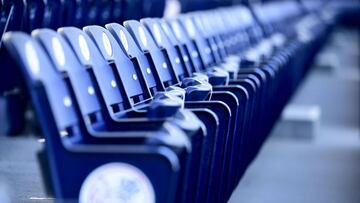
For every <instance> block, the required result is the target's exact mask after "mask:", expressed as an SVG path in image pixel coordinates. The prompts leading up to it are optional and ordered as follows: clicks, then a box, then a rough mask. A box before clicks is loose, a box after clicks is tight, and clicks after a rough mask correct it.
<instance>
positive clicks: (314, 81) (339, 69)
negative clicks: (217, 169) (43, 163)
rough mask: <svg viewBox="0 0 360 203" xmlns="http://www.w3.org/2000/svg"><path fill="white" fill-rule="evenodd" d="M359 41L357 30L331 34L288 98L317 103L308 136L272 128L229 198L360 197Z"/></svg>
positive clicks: (311, 200) (267, 202)
mask: <svg viewBox="0 0 360 203" xmlns="http://www.w3.org/2000/svg"><path fill="white" fill-rule="evenodd" d="M359 44H360V42H359V33H358V31H357V32H356V31H352V30H346V29H339V30H337V32H336V33H335V34H334V35H333V36H332V38H331V40H330V43H329V45H328V46H327V47H326V48H325V49H324V51H323V53H322V54H321V55H320V56H319V57H318V60H317V61H318V62H317V64H316V66H315V68H314V69H313V71H312V72H311V73H310V75H309V76H308V78H307V79H306V80H305V81H304V83H303V85H302V86H301V87H300V89H299V91H298V92H297V94H296V95H295V97H294V98H293V101H292V102H291V104H292V105H295V106H296V105H302V106H304V105H305V106H306V105H312V106H313V105H316V106H318V107H320V110H321V118H320V123H319V125H318V130H317V132H316V134H315V135H314V137H313V139H294V138H293V137H292V136H290V135H289V136H288V137H284V136H282V137H279V136H277V135H276V132H278V131H275V132H274V133H273V135H272V136H271V137H270V139H269V140H268V141H267V142H266V143H265V145H264V146H263V149H262V150H261V152H260V154H259V156H258V157H257V158H256V160H255V161H254V162H253V163H252V165H251V166H250V168H249V169H248V170H247V172H246V174H245V176H244V178H243V180H242V181H241V182H240V184H239V185H238V187H237V189H236V190H235V192H234V193H233V195H232V197H231V199H230V201H229V203H238V202H243V203H305V202H306V203H325V202H326V203H359V202H360V192H359V191H360V170H359V169H360V126H359V125H360V110H359V106H360V62H359V60H360V50H359V46H355V45H359ZM279 125H281V122H280V124H279ZM279 127H280V128H281V126H277V128H279Z"/></svg>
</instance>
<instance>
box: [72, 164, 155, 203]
mask: <svg viewBox="0 0 360 203" xmlns="http://www.w3.org/2000/svg"><path fill="white" fill-rule="evenodd" d="M79 202H80V203H95V202H117V203H122V202H124V203H154V202H155V192H154V188H153V186H152V184H151V183H150V180H149V179H148V178H147V177H146V175H145V174H144V173H143V172H142V171H140V170H139V169H138V168H136V167H134V166H132V165H129V164H126V163H109V164H105V165H102V166H100V167H98V168H96V169H95V170H94V171H92V172H91V173H90V174H89V175H88V177H86V179H85V181H84V183H83V185H82V186H81V189H80V197H79Z"/></svg>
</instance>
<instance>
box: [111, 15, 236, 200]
mask: <svg viewBox="0 0 360 203" xmlns="http://www.w3.org/2000/svg"><path fill="white" fill-rule="evenodd" d="M132 23H136V24H133V26H141V28H142V29H144V32H146V33H147V32H148V31H147V30H145V29H146V28H145V27H143V26H142V25H141V24H140V23H139V22H134V21H132ZM107 27H108V29H111V30H112V33H113V34H114V33H115V34H116V36H118V37H119V34H118V33H123V34H124V33H127V31H126V30H124V28H123V27H121V26H120V25H117V24H110V25H107ZM117 29H118V30H119V31H116V30H117ZM139 30H140V29H139ZM121 31H122V32H121ZM124 36H125V34H124V35H123V36H121V34H120V37H119V38H120V39H119V41H120V42H121V43H122V44H123V45H126V47H127V48H125V51H127V53H129V55H130V56H133V57H135V58H137V61H138V62H140V63H139V66H140V69H141V70H143V74H144V75H150V74H152V73H157V74H156V75H155V76H157V77H156V80H157V81H160V82H158V84H162V85H163V86H166V87H167V92H168V91H169V90H170V92H171V91H172V90H173V88H175V89H179V88H180V87H179V86H174V85H170V84H176V83H178V81H177V79H174V78H173V79H171V78H172V77H171V75H170V74H171V73H172V74H173V76H174V75H175V74H174V72H173V71H174V70H173V67H172V66H171V63H169V59H168V58H164V55H163V53H161V52H160V51H159V50H158V48H156V47H155V44H154V41H152V40H153V39H152V37H151V36H150V35H148V34H147V35H146V36H143V38H142V39H141V38H137V39H138V41H137V44H136V42H132V40H129V39H131V36H130V34H128V33H127V34H126V36H127V37H126V39H127V40H126V42H124ZM138 36H140V35H138ZM144 37H145V38H146V39H145V40H146V43H144V41H140V40H144ZM164 40H165V39H164ZM140 43H141V45H142V47H141V46H138V44H139V45H140ZM138 47H139V48H138ZM140 47H141V48H142V49H143V50H146V49H149V51H148V52H141V51H140V52H139V50H140ZM151 47H152V48H151ZM126 49H127V50H126ZM147 54H148V55H147ZM151 54H152V55H151ZM145 55H146V57H144V56H145ZM156 60H157V61H156ZM149 66H150V68H149ZM141 67H143V68H141ZM156 67H157V68H156ZM164 67H165V68H164ZM148 69H149V71H148ZM163 69H166V70H163ZM144 70H146V72H145V71H144ZM168 70H171V71H172V72H170V71H168ZM160 71H162V72H160ZM160 76H164V77H163V78H160ZM175 77H176V76H175ZM164 78H166V79H164ZM165 81H167V82H165ZM171 81H172V82H171ZM204 82H205V81H204ZM204 82H202V81H201V80H197V79H196V78H185V79H184V80H183V81H182V85H181V87H182V88H184V90H185V100H186V103H185V107H187V108H201V107H203V108H210V109H211V110H213V111H214V112H217V111H218V110H216V108H218V107H216V106H218V105H220V106H223V105H225V106H224V107H225V108H226V109H229V107H231V108H236V105H237V101H236V98H235V97H234V96H233V95H231V94H227V93H226V92H221V91H212V92H210V93H211V97H210V100H211V101H206V100H207V99H206V98H208V97H209V93H206V92H209V90H210V91H211V85H209V84H207V85H205V83H204ZM202 84H203V85H202ZM194 85H195V86H194ZM199 85H201V86H199ZM202 86H204V87H202ZM160 88H162V89H163V87H161V86H160ZM204 88H205V89H204ZM209 88H210V89H209ZM180 89H181V88H180ZM204 90H205V91H204ZM153 92H154V91H153ZM204 93H206V94H204ZM220 97H221V99H220V100H219V98H220ZM204 99H205V100H204ZM209 104H210V105H209ZM214 108H215V109H214ZM227 111H228V110H227ZM219 113H221V112H219ZM229 113H230V112H229ZM232 117H233V116H231V117H229V119H226V120H223V121H220V131H219V135H218V136H217V137H219V139H221V140H219V141H218V142H220V141H221V142H225V141H226V139H227V136H226V135H227V134H229V132H228V131H229V121H230V120H231V121H232V122H234V119H232ZM211 139H213V138H211ZM224 139H225V140H224ZM215 146H217V147H218V146H221V147H222V148H223V146H222V144H221V143H219V144H216V145H215ZM217 150H220V153H217V154H218V155H219V156H224V155H223V153H222V152H221V151H222V150H221V148H220V149H217ZM217 160H221V158H220V157H217ZM208 166H209V165H202V167H203V168H204V170H207V169H209V167H208ZM210 168H211V167H210ZM200 170H201V169H200ZM201 175H202V176H200V179H204V176H206V173H201ZM191 186H192V187H195V186H196V184H194V183H191ZM193 191H194V189H191V190H190V192H188V193H187V195H188V196H190V198H191V197H192V196H193V194H192V192H193Z"/></svg>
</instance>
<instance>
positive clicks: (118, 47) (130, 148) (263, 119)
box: [0, 1, 334, 202]
mask: <svg viewBox="0 0 360 203" xmlns="http://www.w3.org/2000/svg"><path fill="white" fill-rule="evenodd" d="M278 11H282V12H278ZM333 17H334V15H333V14H332V12H329V11H328V10H326V9H325V8H324V7H323V8H322V10H319V7H316V9H314V10H311V11H309V12H308V13H304V12H303V10H302V8H301V6H300V5H299V4H298V3H297V2H295V1H288V2H286V3H284V2H282V3H273V4H269V5H256V6H254V7H252V8H251V9H250V8H248V7H244V6H233V7H227V8H219V9H215V10H209V11H203V12H193V13H188V14H183V15H180V16H179V17H177V18H175V19H158V18H144V19H141V20H140V21H135V20H128V21H125V22H124V23H123V25H120V24H118V23H110V24H106V25H105V26H104V27H101V26H97V25H91V26H86V27H84V28H83V29H82V30H81V29H79V28H75V27H62V28H59V29H58V30H57V31H54V30H51V29H36V30H34V31H32V33H31V35H29V34H26V33H24V32H8V33H6V34H5V36H4V46H5V48H6V54H7V55H8V61H7V65H6V66H3V67H1V68H0V69H1V70H0V71H1V72H4V73H9V77H11V75H12V74H11V72H12V71H15V72H16V71H17V72H16V73H17V74H16V75H17V77H19V78H21V81H23V86H24V87H25V88H24V89H25V90H26V92H27V94H29V97H30V100H31V103H32V105H33V108H34V109H35V112H36V114H37V118H38V120H39V123H40V127H41V130H42V133H43V136H44V138H45V146H46V155H47V158H48V166H47V167H48V168H49V172H50V176H51V184H52V186H53V188H54V195H55V198H56V200H57V201H58V202H66V201H79V202H98V201H100V202H111V201H114V202H117V201H126V202H226V201H227V200H228V199H229V197H230V195H231V193H232V191H233V190H234V188H235V186H236V185H237V183H238V182H239V180H240V179H241V177H242V175H243V174H244V172H245V170H246V168H247V166H248V165H249V164H250V163H251V161H252V160H253V158H254V157H255V156H256V154H257V152H258V150H259V149H260V146H261V145H262V143H263V141H264V140H265V139H266V137H267V135H268V134H269V132H270V130H271V128H272V126H273V125H274V123H275V121H276V120H277V118H278V117H279V114H280V112H281V110H282V108H283V107H284V105H285V104H286V103H287V101H288V100H289V98H290V97H291V95H292V94H293V92H294V91H295V90H296V88H297V86H298V84H299V83H300V81H301V79H302V78H303V77H304V76H305V74H306V72H307V71H308V66H309V64H308V63H309V61H311V60H312V58H313V57H314V55H315V54H316V53H317V51H318V50H319V48H320V47H321V45H322V44H323V42H324V39H325V38H326V36H327V34H328V31H329V29H331V26H332V24H333V23H334V18H333Z"/></svg>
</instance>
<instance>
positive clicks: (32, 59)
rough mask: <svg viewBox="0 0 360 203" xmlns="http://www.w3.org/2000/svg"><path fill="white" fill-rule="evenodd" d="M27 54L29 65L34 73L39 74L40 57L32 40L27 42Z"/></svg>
mask: <svg viewBox="0 0 360 203" xmlns="http://www.w3.org/2000/svg"><path fill="white" fill-rule="evenodd" d="M25 55H26V60H27V63H28V65H29V66H30V70H31V72H32V73H33V74H34V75H37V74H38V73H39V72H40V63H39V58H38V56H37V54H36V51H35V49H34V46H33V45H32V43H31V42H26V43H25Z"/></svg>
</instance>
